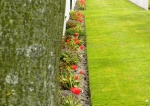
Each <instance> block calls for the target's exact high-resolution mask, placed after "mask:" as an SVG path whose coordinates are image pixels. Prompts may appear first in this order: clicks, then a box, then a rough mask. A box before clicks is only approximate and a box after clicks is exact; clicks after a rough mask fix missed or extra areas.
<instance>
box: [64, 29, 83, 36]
mask: <svg viewBox="0 0 150 106" xmlns="http://www.w3.org/2000/svg"><path fill="white" fill-rule="evenodd" d="M75 33H79V35H80V36H85V35H86V34H85V31H83V30H79V31H77V30H76V29H75V28H69V29H67V30H66V35H74V34H75Z"/></svg>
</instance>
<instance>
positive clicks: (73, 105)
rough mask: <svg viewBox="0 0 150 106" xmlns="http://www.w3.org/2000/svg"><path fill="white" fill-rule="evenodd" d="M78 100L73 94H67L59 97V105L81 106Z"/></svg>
mask: <svg viewBox="0 0 150 106" xmlns="http://www.w3.org/2000/svg"><path fill="white" fill-rule="evenodd" d="M79 102H80V99H77V98H76V97H75V96H74V95H73V94H69V95H68V96H65V97H64V96H63V97H61V99H60V104H61V105H60V106H82V105H81V104H80V103H79Z"/></svg>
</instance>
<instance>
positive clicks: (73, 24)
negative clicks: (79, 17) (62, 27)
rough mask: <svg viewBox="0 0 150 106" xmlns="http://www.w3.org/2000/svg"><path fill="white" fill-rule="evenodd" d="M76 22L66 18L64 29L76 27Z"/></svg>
mask: <svg viewBox="0 0 150 106" xmlns="http://www.w3.org/2000/svg"><path fill="white" fill-rule="evenodd" d="M77 24H78V22H76V21H74V20H68V21H67V23H66V29H69V28H73V27H76V26H77Z"/></svg>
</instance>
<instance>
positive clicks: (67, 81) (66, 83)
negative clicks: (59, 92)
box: [59, 71, 80, 90]
mask: <svg viewBox="0 0 150 106" xmlns="http://www.w3.org/2000/svg"><path fill="white" fill-rule="evenodd" d="M59 83H60V86H61V87H62V88H63V89H68V90H69V89H70V88H72V87H77V86H79V83H80V82H79V80H76V79H75V77H74V75H73V73H72V72H71V71H63V72H60V73H59Z"/></svg>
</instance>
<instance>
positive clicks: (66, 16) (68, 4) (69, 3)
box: [63, 0, 77, 34]
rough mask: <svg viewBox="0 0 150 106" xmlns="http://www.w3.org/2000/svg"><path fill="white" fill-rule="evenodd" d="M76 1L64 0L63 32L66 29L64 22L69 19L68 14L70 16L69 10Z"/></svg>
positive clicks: (72, 8)
mask: <svg viewBox="0 0 150 106" xmlns="http://www.w3.org/2000/svg"><path fill="white" fill-rule="evenodd" d="M76 1H77V0H66V9H65V19H64V28H63V34H65V31H66V22H67V21H68V20H69V16H70V15H69V13H70V11H72V10H74V7H75V4H76Z"/></svg>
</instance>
